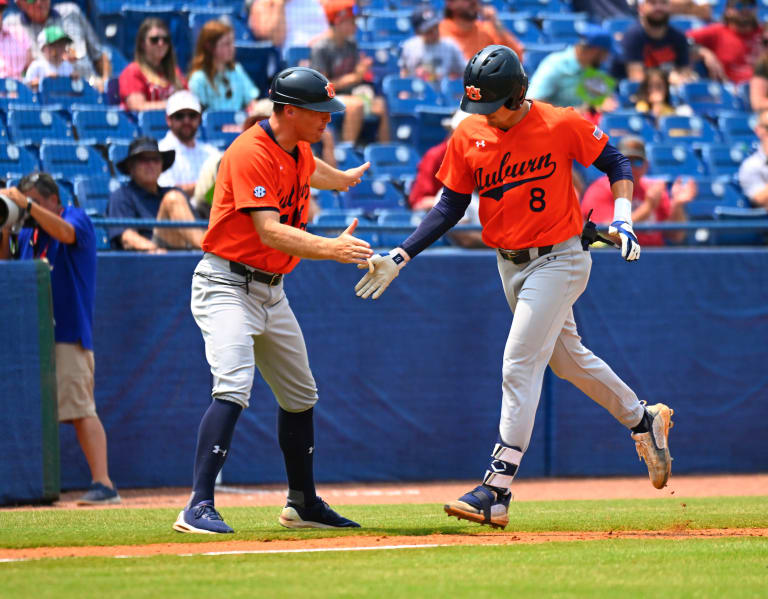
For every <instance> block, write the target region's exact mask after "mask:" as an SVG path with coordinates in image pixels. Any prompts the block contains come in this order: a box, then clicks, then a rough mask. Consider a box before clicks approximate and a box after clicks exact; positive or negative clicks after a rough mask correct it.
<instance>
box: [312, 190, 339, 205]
mask: <svg viewBox="0 0 768 599" xmlns="http://www.w3.org/2000/svg"><path fill="white" fill-rule="evenodd" d="M315 201H316V202H317V205H318V206H319V207H320V210H334V209H339V208H341V202H340V201H339V196H338V194H337V193H336V192H335V191H331V190H330V189H320V190H318V191H317V194H315Z"/></svg>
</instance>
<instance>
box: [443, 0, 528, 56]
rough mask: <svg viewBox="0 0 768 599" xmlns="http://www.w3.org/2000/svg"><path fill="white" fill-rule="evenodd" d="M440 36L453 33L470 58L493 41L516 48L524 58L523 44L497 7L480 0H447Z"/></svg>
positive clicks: (453, 38) (518, 53) (452, 36)
mask: <svg viewBox="0 0 768 599" xmlns="http://www.w3.org/2000/svg"><path fill="white" fill-rule="evenodd" d="M440 37H449V38H451V39H452V40H453V41H455V42H456V44H457V45H458V46H459V48H460V49H461V51H462V52H463V53H464V57H465V58H467V59H470V58H472V56H473V55H474V54H475V53H476V52H478V51H480V50H481V49H482V48H484V47H485V46H488V45H490V44H501V45H503V46H508V47H510V48H512V49H513V50H514V51H515V52H516V53H517V56H518V58H519V59H520V60H523V44H521V43H520V41H519V40H518V39H517V38H516V37H515V36H514V35H512V34H511V33H510V32H509V31H507V30H506V28H505V27H504V26H503V25H502V24H501V22H500V21H499V19H498V17H497V16H496V9H495V8H494V7H493V6H491V5H490V4H481V3H480V1H479V0H446V2H445V18H444V19H443V20H442V21H440Z"/></svg>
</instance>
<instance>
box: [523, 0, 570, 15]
mask: <svg viewBox="0 0 768 599" xmlns="http://www.w3.org/2000/svg"><path fill="white" fill-rule="evenodd" d="M513 6H514V10H516V11H521V12H523V11H524V12H528V13H531V14H532V15H533V16H534V17H540V15H542V14H553V13H558V12H571V9H570V7H568V6H567V5H565V4H563V3H562V2H561V1H560V0H515V2H514V5H513Z"/></svg>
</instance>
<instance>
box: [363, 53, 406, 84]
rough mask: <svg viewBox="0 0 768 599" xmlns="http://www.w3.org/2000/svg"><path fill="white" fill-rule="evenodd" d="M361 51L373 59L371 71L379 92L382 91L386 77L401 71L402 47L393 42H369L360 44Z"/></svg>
mask: <svg viewBox="0 0 768 599" xmlns="http://www.w3.org/2000/svg"><path fill="white" fill-rule="evenodd" d="M359 48H360V52H361V53H363V54H365V55H366V56H368V57H370V58H371V59H373V64H372V65H371V72H372V73H373V82H374V86H375V88H376V91H377V92H380V91H381V86H382V82H383V81H384V78H385V77H387V76H389V75H397V74H398V73H399V72H400V66H399V60H400V47H399V46H398V45H397V44H393V43H391V42H367V43H361V44H360V45H359Z"/></svg>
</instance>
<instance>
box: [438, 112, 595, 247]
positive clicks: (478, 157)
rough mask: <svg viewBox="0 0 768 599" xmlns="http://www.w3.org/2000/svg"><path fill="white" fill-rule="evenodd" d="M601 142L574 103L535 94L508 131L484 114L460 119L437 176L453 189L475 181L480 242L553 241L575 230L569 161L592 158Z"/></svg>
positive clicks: (466, 189) (468, 187) (467, 188)
mask: <svg viewBox="0 0 768 599" xmlns="http://www.w3.org/2000/svg"><path fill="white" fill-rule="evenodd" d="M607 142H608V135H606V134H605V133H603V131H601V130H600V128H598V127H596V126H595V125H593V124H592V123H590V122H589V121H587V120H585V119H584V118H582V117H581V116H579V114H578V113H577V112H576V111H575V110H574V109H573V108H558V107H555V106H551V105H550V104H546V103H543V102H533V103H532V105H531V109H530V111H529V112H528V114H527V115H526V116H525V117H524V118H523V120H522V121H520V122H519V123H517V124H516V125H514V126H513V127H512V128H510V129H509V130H508V131H502V130H501V129H497V128H495V127H490V126H488V124H487V122H486V119H485V117H484V116H480V115H472V116H470V117H467V118H466V119H464V120H463V121H462V122H461V124H460V125H459V127H458V128H457V129H456V131H454V133H453V135H452V136H451V139H450V140H449V142H448V151H447V153H446V155H445V158H444V159H443V164H442V165H441V166H440V170H439V171H438V173H437V178H438V179H440V181H442V182H443V185H445V186H446V187H448V188H449V189H452V190H453V191H456V192H458V193H472V191H474V190H475V189H477V192H478V194H479V196H480V223H481V224H482V226H483V241H484V242H485V243H486V245H488V246H490V247H493V248H503V249H508V250H518V249H523V248H529V247H539V246H543V245H551V244H555V243H560V242H561V241H565V240H566V239H569V238H570V237H573V236H574V235H580V234H581V229H582V219H581V211H580V209H579V200H578V198H577V197H576V192H575V191H574V189H573V182H572V179H571V163H572V161H573V160H578V161H579V162H580V163H581V164H583V165H584V166H588V165H590V164H592V162H594V160H595V159H596V158H597V157H598V156H599V155H600V153H601V152H602V151H603V148H604V147H605V144H606V143H607Z"/></svg>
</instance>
